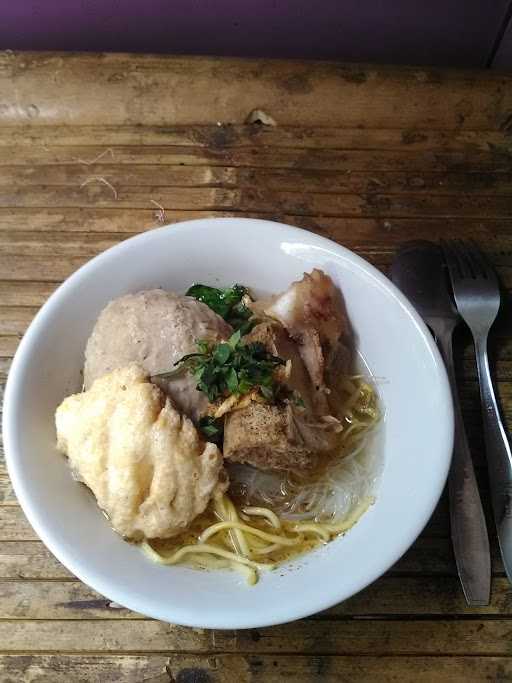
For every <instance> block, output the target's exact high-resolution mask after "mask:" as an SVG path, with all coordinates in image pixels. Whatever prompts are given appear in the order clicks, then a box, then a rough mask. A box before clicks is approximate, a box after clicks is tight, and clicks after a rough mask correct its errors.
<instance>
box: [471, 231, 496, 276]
mask: <svg viewBox="0 0 512 683" xmlns="http://www.w3.org/2000/svg"><path fill="white" fill-rule="evenodd" d="M467 247H468V250H469V251H470V253H471V257H472V259H473V260H474V261H475V263H477V264H478V268H479V270H480V271H481V273H482V276H483V277H485V278H486V279H487V280H489V281H490V282H493V283H495V284H496V285H498V277H497V275H496V271H495V270H494V268H493V267H492V266H491V264H490V263H489V261H488V260H487V258H486V257H485V256H484V254H483V253H482V252H481V251H480V249H479V248H478V245H477V244H476V242H474V241H473V240H468V242H467Z"/></svg>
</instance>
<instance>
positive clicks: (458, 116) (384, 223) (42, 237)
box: [0, 52, 512, 683]
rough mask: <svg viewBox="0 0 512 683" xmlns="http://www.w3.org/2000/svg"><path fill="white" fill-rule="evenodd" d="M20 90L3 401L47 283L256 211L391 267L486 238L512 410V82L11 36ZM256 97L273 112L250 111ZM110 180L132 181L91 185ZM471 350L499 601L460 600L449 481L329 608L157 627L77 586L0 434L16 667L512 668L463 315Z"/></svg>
mask: <svg viewBox="0 0 512 683" xmlns="http://www.w3.org/2000/svg"><path fill="white" fill-rule="evenodd" d="M0 92H1V93H2V97H1V102H0V380H1V381H0V394H2V392H3V382H4V381H5V378H6V377H7V374H8V372H9V368H10V364H11V359H12V356H13V354H14V352H15V350H16V348H17V346H18V344H19V341H20V339H21V337H22V336H23V334H24V333H25V331H26V329H27V327H28V325H29V324H30V321H31V320H32V319H33V316H34V315H35V313H36V312H37V310H38V309H39V307H40V306H41V305H42V304H43V303H44V301H45V300H46V299H47V298H48V296H49V295H50V294H51V293H52V292H53V291H54V290H55V288H56V287H57V286H58V284H59V283H60V282H62V281H63V279H64V278H66V277H67V276H68V275H70V274H71V273H72V272H74V271H75V270H76V269H77V268H78V267H79V266H80V265H82V264H83V263H84V262H86V261H87V260H88V259H90V258H91V257H93V256H95V255H96V254H98V253H100V252H101V251H103V250H104V249H107V248H109V247H110V246H113V245H115V244H117V243H119V242H120V241H121V240H123V239H126V238H129V237H131V236H132V235H135V234H138V233H140V232H143V231H148V230H151V229H153V228H155V227H158V226H159V225H160V224H161V222H162V216H161V215H159V207H158V206H157V205H156V204H158V205H161V206H162V207H163V208H164V210H165V218H164V220H165V222H168V223H175V222H179V221H183V220H188V219H194V218H204V217H207V216H218V217H220V216H235V217H236V216H248V217H255V218H266V219H271V220H277V221H281V222H285V223H289V224H292V225H297V226H299V227H303V228H306V229H308V230H312V231H313V232H316V233H318V234H321V235H323V236H326V237H329V238H330V239H333V240H335V241H337V242H340V243H342V244H344V245H346V246H348V247H349V248H351V249H353V250H355V251H356V252H358V253H359V254H360V255H362V256H363V257H364V258H366V259H368V260H369V261H370V262H371V263H373V264H374V265H376V266H377V267H378V268H379V269H380V270H381V271H382V272H384V273H386V272H387V271H388V268H389V265H390V263H391V260H392V257H393V254H394V252H395V250H396V248H397V246H398V245H399V244H400V243H401V242H403V241H405V240H408V239H434V240H437V239H441V238H445V237H450V238H458V239H467V238H472V239H474V240H475V241H476V242H477V243H478V244H479V245H480V246H481V247H482V248H483V250H484V251H485V252H486V254H487V255H488V257H489V258H490V259H491V261H492V262H493V263H494V265H495V266H496V267H497V270H498V273H499V275H500V277H501V280H502V284H503V286H504V290H505V291H504V302H505V303H504V306H503V310H502V314H501V315H500V318H499V320H498V322H497V324H496V327H495V330H494V335H493V338H492V360H493V365H494V371H495V373H496V376H497V379H498V389H499V394H500V397H501V401H502V404H503V409H504V415H505V418H506V421H507V422H508V424H509V425H510V424H512V313H511V311H512V308H511V307H510V303H512V143H511V137H510V134H511V132H512V76H510V75H507V74H499V73H491V72H486V73H483V72H465V71H441V70H438V69H435V70H434V69H416V68H406V69H397V68H394V67H362V66H359V65H354V66H347V65H339V64H333V63H303V62H271V61H262V60H245V61H244V60H224V59H211V58H187V57H176V58H172V57H156V56H148V55H137V56H135V55H101V56H98V55H63V54H55V55H54V54H31V53H25V54H13V53H10V52H4V53H0ZM253 110H262V111H264V112H265V114H267V115H268V116H270V117H272V119H273V123H274V124H275V125H264V124H263V123H261V122H257V123H247V122H246V120H247V117H248V115H249V114H250V113H251V112H253ZM257 118H258V116H257V115H253V117H252V119H257ZM270 122H271V123H272V121H270ZM94 177H95V178H104V179H106V180H107V181H108V182H109V183H111V185H112V187H113V188H114V190H112V189H111V188H109V187H108V186H106V185H104V184H102V183H101V182H100V181H97V180H96V181H91V182H87V183H86V181H88V180H90V179H91V178H94ZM84 183H86V184H84ZM457 359H458V367H457V372H458V376H459V383H460V394H461V401H462V406H463V410H464V415H465V419H466V422H467V426H468V435H469V439H470V444H471V447H472V451H473V456H474V461H475V464H476V466H477V475H478V480H479V485H480V489H481V492H482V497H483V500H484V503H485V508H486V514H487V517H488V522H489V528H490V532H491V546H492V569H493V592H492V599H491V603H490V605H489V606H487V607H483V608H468V607H467V606H466V604H465V602H464V599H463V596H462V593H461V590H460V588H459V583H458V579H457V573H456V568H455V563H454V559H453V552H452V549H451V543H450V537H449V519H448V502H447V498H446V496H445V495H444V496H443V497H442V499H441V501H440V503H439V505H438V507H437V509H436V511H435V513H434V515H433V517H432V519H431V520H430V522H429V524H428V525H427V527H426V529H425V531H424V532H423V534H422V535H421V536H420V537H419V538H418V539H417V541H416V542H415V543H414V544H413V546H412V547H411V548H410V549H409V550H408V551H407V552H406V553H405V555H404V556H403V557H402V558H401V559H400V560H399V561H398V562H397V563H396V564H395V565H394V566H393V567H392V568H391V570H390V571H389V572H388V573H387V574H386V576H384V577H383V578H382V579H381V580H379V581H377V582H376V583H375V584H373V585H372V586H370V587H368V588H367V589H366V590H365V591H362V592H361V593H360V594H358V595H356V596H354V597H353V598H351V599H350V600H348V601H346V602H345V603H343V604H341V605H336V606H335V607H333V608H332V609H330V610H328V611H327V612H324V613H321V614H318V615H314V616H313V617H311V618H310V619H308V620H304V621H301V622H298V623H295V624H289V625H286V626H282V627H275V628H271V629H259V630H251V631H240V632H233V631H224V632H223V631H197V630H191V629H186V628H181V627H176V626H170V625H168V624H163V623H159V622H154V621H151V620H149V619H146V618H142V617H141V615H136V614H134V613H132V612H130V611H128V610H126V609H124V608H119V607H118V606H116V605H115V604H112V603H111V602H110V601H109V600H108V599H107V598H104V597H103V596H101V595H99V594H97V593H95V592H94V591H92V590H91V589H89V588H88V587H86V586H84V585H83V584H81V583H80V582H79V581H78V580H77V579H76V578H75V577H73V576H72V575H71V574H70V573H69V572H68V570H67V569H65V568H64V567H63V566H62V565H61V564H60V563H59V562H58V561H57V560H56V559H55V558H54V557H53V556H52V554H51V553H50V552H49V551H48V550H47V549H46V548H45V547H44V546H43V544H42V543H41V542H40V541H39V540H38V539H37V536H36V535H35V533H34V531H33V530H32V528H31V527H30V525H29V524H28V522H27V521H26V518H25V516H24V514H23V512H22V511H21V509H20V508H19V506H18V504H17V501H16V497H15V494H14V491H13V489H12V485H11V483H10V481H9V477H8V474H7V470H6V467H5V463H4V461H3V453H2V449H1V444H0V679H1V680H2V681H7V683H14V682H16V683H17V682H18V681H21V680H27V681H38V683H39V682H40V681H41V682H44V683H46V682H48V683H64V682H65V683H68V681H70V680H72V681H79V682H81V681H84V683H85V682H87V683H89V682H90V681H98V682H99V683H104V682H107V683H108V682H109V681H123V682H124V681H133V682H135V681H137V683H138V682H139V681H143V680H144V681H155V683H191V682H192V681H194V682H196V683H225V682H229V683H231V681H233V680H238V681H240V683H268V682H270V683H273V682H274V681H278V680H282V679H284V680H291V681H297V683H303V682H304V683H306V682H307V683H311V682H313V681H314V682H315V683H316V682H318V683H320V682H321V683H323V682H324V681H326V682H327V683H331V681H332V682H334V681H339V680H354V681H361V682H363V681H364V682H365V683H366V681H379V682H380V681H383V682H384V683H386V682H387V681H389V682H391V681H402V680H404V681H408V680H417V681H419V682H421V683H423V682H425V683H427V682H428V683H430V681H450V682H451V681H456V682H458V681H461V682H462V681H481V680H493V681H494V680H503V681H505V680H512V650H511V645H510V642H511V640H510V636H511V633H512V630H511V629H512V627H511V623H512V619H511V617H512V592H511V590H510V586H509V584H508V581H507V579H506V577H505V575H504V571H503V565H502V562H501V558H500V554H499V550H498V548H497V544H496V538H495V534H494V531H493V523H492V520H491V515H490V509H489V500H488V499H489V495H488V488H487V482H486V474H485V454H484V448H483V439H482V431H481V421H480V412H479V411H480V405H479V398H478V385H477V383H476V372H475V365H474V354H473V351H472V346H471V341H470V339H469V337H468V335H467V333H465V332H464V331H463V330H462V329H460V330H459V334H458V337H457Z"/></svg>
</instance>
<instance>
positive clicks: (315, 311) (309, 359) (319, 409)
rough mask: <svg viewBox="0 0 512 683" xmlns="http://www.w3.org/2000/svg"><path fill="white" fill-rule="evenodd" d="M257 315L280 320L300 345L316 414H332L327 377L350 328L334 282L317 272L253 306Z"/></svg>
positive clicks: (307, 275)
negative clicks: (311, 385)
mask: <svg viewBox="0 0 512 683" xmlns="http://www.w3.org/2000/svg"><path fill="white" fill-rule="evenodd" d="M253 310H254V312H255V313H256V314H260V315H261V314H263V315H265V316H268V317H270V318H273V319H275V320H278V321H279V322H280V323H281V324H282V325H284V327H285V328H286V330H287V332H288V334H289V335H290V337H291V338H292V339H293V340H294V341H295V342H296V343H297V345H298V349H299V353H300V356H301V358H302V361H303V363H304V365H305V367H306V369H307V371H308V374H309V377H310V380H311V382H312V384H313V387H314V390H315V393H314V403H315V412H316V413H317V414H319V415H325V414H327V413H328V412H329V405H328V400H327V394H328V387H327V384H328V383H327V378H326V373H327V369H328V368H329V367H331V366H332V362H333V359H334V358H337V357H338V354H339V346H340V344H341V343H342V339H343V338H345V337H349V336H350V325H349V322H348V318H347V315H346V312H345V307H344V304H343V300H342V298H341V294H340V292H339V291H338V290H337V289H336V287H335V285H334V283H333V281H332V280H331V278H330V277H329V276H328V275H326V274H325V273H324V272H323V271H321V270H318V269H315V270H313V271H312V272H311V273H305V274H304V277H303V278H302V280H300V281H299V282H294V283H292V284H291V285H290V287H289V288H288V289H287V290H286V291H285V292H283V293H282V294H277V295H276V296H273V297H270V298H269V299H266V300H262V301H257V302H255V304H253Z"/></svg>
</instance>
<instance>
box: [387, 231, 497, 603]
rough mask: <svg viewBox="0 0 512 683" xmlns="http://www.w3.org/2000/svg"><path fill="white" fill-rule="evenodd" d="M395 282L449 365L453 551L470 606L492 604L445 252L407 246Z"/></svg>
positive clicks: (397, 265) (429, 244)
mask: <svg viewBox="0 0 512 683" xmlns="http://www.w3.org/2000/svg"><path fill="white" fill-rule="evenodd" d="M391 277H392V280H393V282H394V283H395V284H396V285H397V286H398V287H399V289H401V290H402V292H403V293H404V294H405V296H406V297H407V298H408V299H409V301H410V302H411V304H412V305H413V306H414V308H415V309H416V310H417V311H418V313H419V314H420V315H421V317H422V318H423V320H424V321H425V323H426V324H427V325H428V327H429V328H430V329H431V331H432V332H433V333H434V336H435V338H436V340H437V344H438V346H439V349H440V351H441V355H442V357H443V360H444V363H445V366H446V370H447V373H448V378H449V381H450V385H451V390H452V396H453V403H454V416H455V442H454V449H453V459H452V464H451V468H450V473H449V476H448V492H449V499H450V526H451V538H452V543H453V550H454V555H455V561H456V564H457V571H458V574H459V578H460V582H461V584H462V589H463V591H464V596H465V598H466V601H467V603H468V605H472V606H480V605H488V604H489V598H490V589H491V560H490V553H489V538H488V535H487V527H486V523H485V516H484V512H483V509H482V503H481V500H480V494H479V492H478V486H477V482H476V478H475V471H474V468H473V462H472V460H471V454H470V451H469V446H468V442H467V438H466V432H465V429H464V423H463V420H462V413H461V409H460V404H459V398H458V392H457V386H456V381H455V372H454V367H453V350H452V336H453V331H454V329H455V327H456V325H457V323H458V322H459V315H458V313H457V310H456V308H455V304H454V302H453V300H452V295H451V290H450V286H449V282H448V274H447V270H446V266H445V262H444V257H443V252H442V250H441V248H440V247H439V246H437V245H436V244H434V243H432V242H427V241H415V242H407V243H405V244H404V245H403V246H402V247H401V248H400V249H399V250H398V252H397V254H396V256H395V258H394V260H393V264H392V268H391Z"/></svg>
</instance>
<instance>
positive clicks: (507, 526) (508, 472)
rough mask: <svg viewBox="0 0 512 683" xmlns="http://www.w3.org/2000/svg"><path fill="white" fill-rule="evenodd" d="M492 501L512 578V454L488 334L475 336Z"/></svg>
mask: <svg viewBox="0 0 512 683" xmlns="http://www.w3.org/2000/svg"><path fill="white" fill-rule="evenodd" d="M475 350H476V361H477V368H478V380H479V384H480V399H481V402H482V418H483V424H484V437H485V449H486V454H487V468H488V471H489V484H490V487H491V502H492V508H493V513H494V521H495V522H496V529H497V532H498V541H499V545H500V550H501V556H502V558H503V564H504V565H505V571H506V573H507V576H508V580H509V581H511V582H512V454H511V451H510V444H509V442H508V440H507V435H506V433H505V428H504V426H503V422H502V421H501V417H500V412H499V409H498V404H497V401H496V395H495V393H494V386H493V382H492V377H491V371H490V368H489V358H488V355H487V334H485V335H481V336H478V337H476V338H475Z"/></svg>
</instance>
